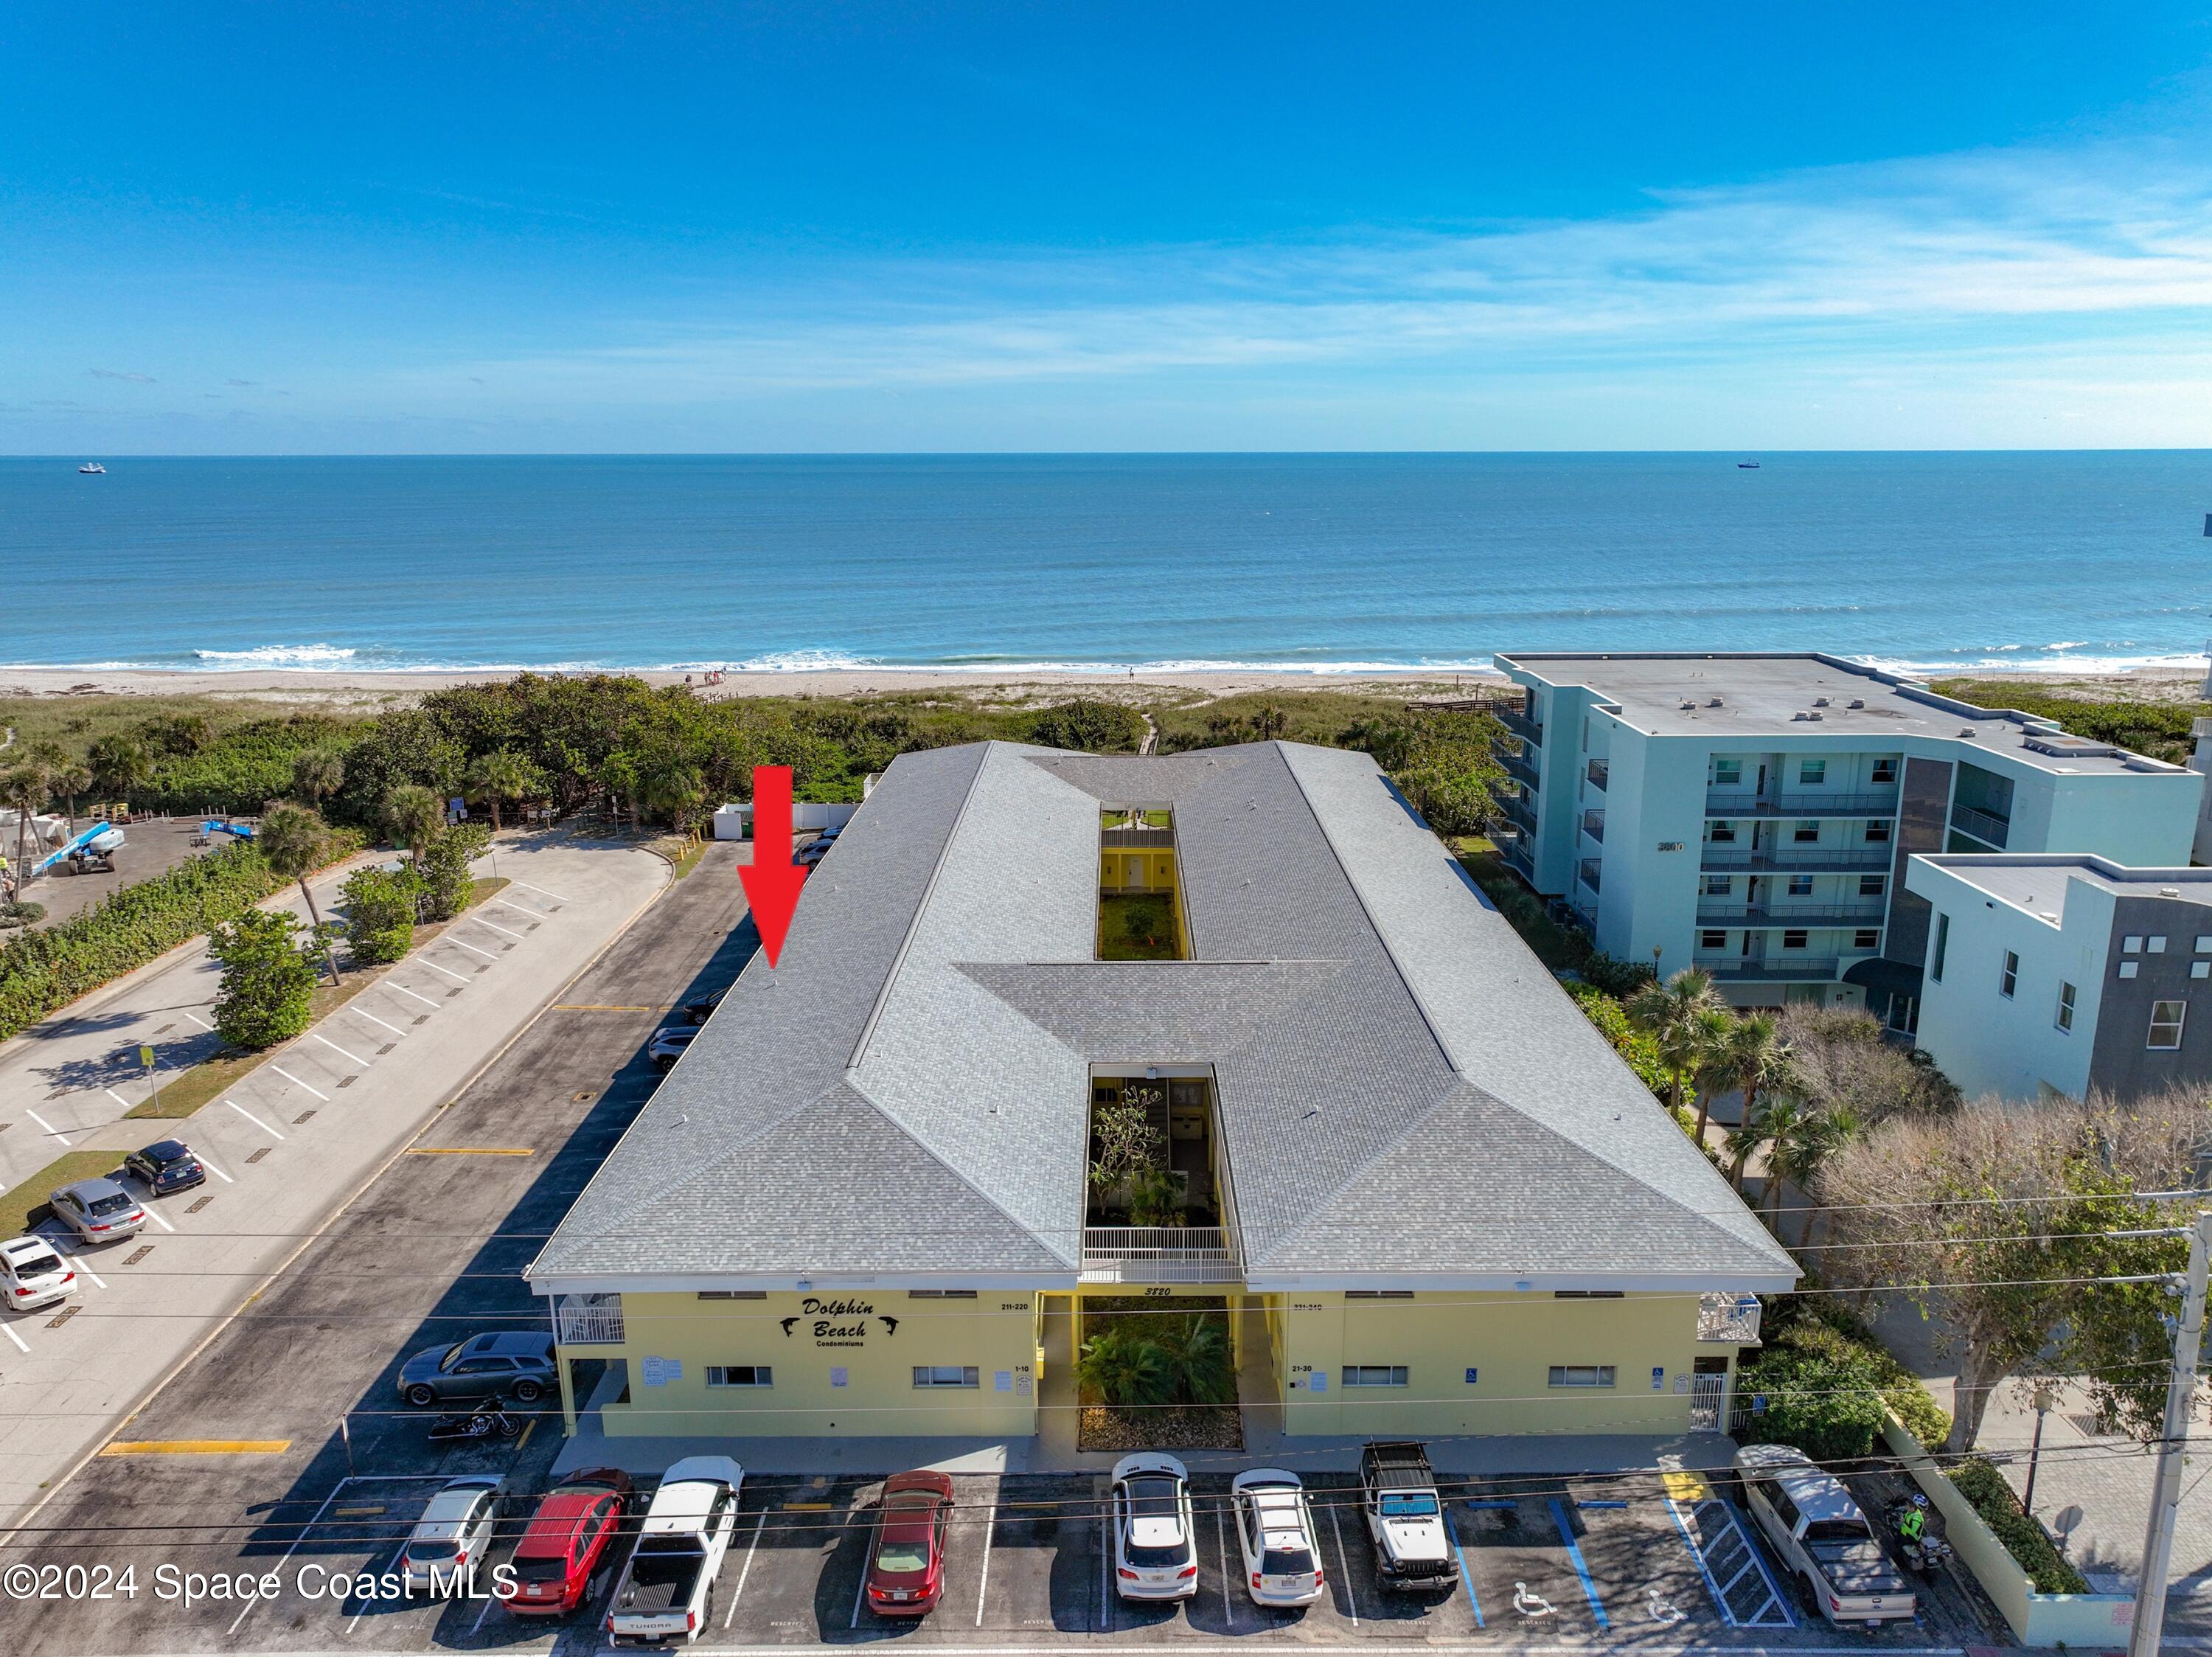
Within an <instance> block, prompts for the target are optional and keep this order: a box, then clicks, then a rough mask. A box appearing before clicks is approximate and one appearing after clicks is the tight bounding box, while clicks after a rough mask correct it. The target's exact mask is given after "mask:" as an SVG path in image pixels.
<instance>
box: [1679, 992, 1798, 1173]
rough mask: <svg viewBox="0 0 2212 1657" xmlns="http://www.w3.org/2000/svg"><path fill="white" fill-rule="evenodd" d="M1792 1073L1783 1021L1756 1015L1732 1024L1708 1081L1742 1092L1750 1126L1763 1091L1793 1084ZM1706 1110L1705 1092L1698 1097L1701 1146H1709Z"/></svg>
mask: <svg viewBox="0 0 2212 1657" xmlns="http://www.w3.org/2000/svg"><path fill="white" fill-rule="evenodd" d="M1789 1077H1790V1044H1789V1043H1788V1042H1786V1041H1784V1040H1783V1039H1782V1025H1781V1021H1780V1020H1778V1019H1777V1018H1776V1017H1775V1016H1774V1014H1771V1013H1753V1014H1749V1015H1748V1016H1747V1017H1744V1018H1740V1019H1735V1020H1731V1022H1730V1026H1729V1033H1728V1036H1727V1039H1725V1040H1723V1042H1722V1043H1721V1045H1720V1049H1719V1051H1717V1052H1716V1053H1715V1054H1714V1055H1713V1058H1712V1064H1711V1069H1709V1070H1708V1071H1707V1073H1706V1079H1707V1081H1708V1082H1716V1083H1718V1084H1720V1085H1721V1086H1723V1087H1735V1088H1737V1089H1739V1090H1741V1093H1742V1094H1743V1119H1744V1121H1746V1122H1749V1121H1750V1120H1751V1118H1752V1115H1753V1112H1755V1111H1757V1110H1758V1108H1759V1092H1760V1090H1761V1089H1762V1088H1766V1087H1779V1086H1781V1085H1782V1084H1784V1082H1786V1081H1788V1080H1789ZM1707 1091H1710V1089H1708V1090H1707ZM1706 1108H1707V1102H1706V1093H1705V1092H1701V1093H1699V1096H1698V1142H1699V1143H1700V1144H1703V1143H1704V1142H1705V1112H1706Z"/></svg>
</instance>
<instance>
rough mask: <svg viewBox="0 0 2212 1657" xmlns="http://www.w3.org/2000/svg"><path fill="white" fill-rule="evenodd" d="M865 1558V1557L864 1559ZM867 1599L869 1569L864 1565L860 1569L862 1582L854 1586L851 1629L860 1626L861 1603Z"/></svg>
mask: <svg viewBox="0 0 2212 1657" xmlns="http://www.w3.org/2000/svg"><path fill="white" fill-rule="evenodd" d="M863 1557H865V1555H864V1556H863ZM867 1597H868V1568H867V1567H866V1565H865V1564H864V1565H862V1566H861V1567H860V1581H857V1582H855V1583H854V1584H853V1620H852V1622H851V1623H848V1625H847V1626H848V1627H851V1628H858V1627H860V1602H861V1601H862V1600H864V1599H866V1598H867Z"/></svg>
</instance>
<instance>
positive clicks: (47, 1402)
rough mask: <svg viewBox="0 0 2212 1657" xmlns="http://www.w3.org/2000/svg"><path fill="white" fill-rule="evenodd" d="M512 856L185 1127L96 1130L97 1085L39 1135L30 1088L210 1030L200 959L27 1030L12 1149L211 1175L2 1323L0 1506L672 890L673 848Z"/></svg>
mask: <svg viewBox="0 0 2212 1657" xmlns="http://www.w3.org/2000/svg"><path fill="white" fill-rule="evenodd" d="M498 858H499V873H500V874H501V875H503V876H505V877H506V878H507V880H509V881H510V882H511V884H510V885H509V886H507V889H506V890H504V891H502V892H501V893H500V894H499V895H498V896H497V897H496V898H495V899H491V900H490V901H489V902H487V903H486V904H484V905H480V906H478V907H477V908H476V909H473V910H471V911H469V912H468V914H467V915H466V916H465V917H463V918H462V919H461V920H460V921H459V922H457V923H455V924H453V926H451V927H448V928H447V929H446V930H445V931H444V932H443V933H442V934H441V935H440V936H439V937H438V938H436V939H435V940H434V941H432V942H430V943H429V944H428V945H427V946H425V947H423V948H421V949H418V950H417V951H416V952H415V953H413V954H410V956H409V957H408V958H407V959H406V960H404V961H403V962H401V963H399V964H398V965H397V966H393V967H391V968H389V969H386V970H385V971H384V972H383V973H382V975H381V976H380V978H378V980H377V982H376V983H375V984H373V985H372V986H370V987H369V988H368V989H366V990H362V992H361V993H359V994H358V995H356V996H355V997H354V998H353V1000H351V1001H349V1002H347V1003H346V1004H345V1005H344V1006H343V1007H342V1008H338V1009H337V1011H335V1012H333V1013H332V1014H331V1015H330V1016H329V1017H328V1018H326V1019H325V1020H323V1021H322V1022H321V1023H320V1024H319V1025H318V1026H316V1028H315V1029H314V1030H313V1031H312V1032H310V1033H308V1034H307V1035H305V1036H302V1037H301V1038H300V1039H298V1040H297V1041H295V1042H294V1043H292V1044H289V1045H288V1046H286V1047H285V1048H284V1049H283V1050H282V1051H280V1052H278V1053H277V1054H276V1056H275V1057H274V1058H273V1059H272V1061H271V1062H270V1063H264V1065H263V1066H262V1067H261V1068H260V1069H257V1070H256V1071H254V1072H253V1073H252V1075H248V1076H246V1078H244V1079H243V1080H242V1081H240V1083H239V1084H238V1085H237V1087H235V1088H234V1089H233V1090H232V1091H231V1092H230V1093H227V1094H225V1095H224V1096H222V1098H220V1099H218V1100H215V1101H213V1102H211V1103H210V1104H209V1105H208V1106H205V1107H204V1108H203V1109H202V1110H200V1111H199V1112H197V1113H196V1114H195V1115H193V1116H191V1117H189V1118H185V1119H183V1120H181V1121H176V1122H152V1121H147V1122H127V1123H125V1122H121V1121H120V1120H119V1118H121V1117H122V1115H123V1112H124V1109H125V1102H126V1101H128V1100H129V1096H128V1095H125V1096H124V1098H123V1099H122V1100H117V1099H110V1100H108V1103H107V1107H106V1120H105V1121H93V1120H91V1119H89V1118H91V1117H92V1116H93V1115H94V1114H95V1113H96V1112H97V1111H98V1108H99V1107H98V1106H95V1105H94V1103H93V1102H92V1101H93V1100H94V1099H96V1098H98V1096H99V1095H100V1093H104V1092H105V1087H103V1086H101V1085H99V1084H97V1083H94V1085H91V1086H80V1087H76V1088H74V1089H68V1090H64V1093H63V1096H62V1097H61V1098H58V1099H54V1100H50V1101H44V1102H50V1103H52V1104H53V1105H55V1106H60V1107H63V1108H61V1109H60V1110H58V1112H57V1113H56V1115H55V1116H53V1117H51V1118H46V1120H47V1122H48V1123H50V1124H51V1127H50V1128H49V1129H48V1130H40V1128H39V1126H38V1119H39V1116H43V1115H44V1112H43V1111H40V1112H38V1115H37V1116H34V1115H33V1114H32V1112H31V1109H30V1108H27V1106H26V1105H25V1100H26V1096H27V1086H26V1082H27V1080H31V1081H32V1082H33V1085H35V1080H36V1079H40V1078H41V1073H42V1072H52V1070H54V1069H56V1067H57V1066H63V1067H65V1066H67V1065H70V1064H72V1063H82V1062H83V1060H84V1058H85V1056H86V1054H87V1053H88V1052H89V1053H92V1054H95V1055H98V1054H104V1053H106V1052H107V1051H112V1049H113V1048H114V1047H115V1046H116V1045H118V1044H119V1043H129V1044H133V1045H135V1044H136V1043H137V1041H139V1040H140V1039H144V1038H143V1036H142V1032H143V1033H145V1034H146V1035H150V1034H153V1033H155V1031H156V1030H157V1029H159V1028H161V1027H162V1026H171V1025H179V1024H186V1023H188V1021H191V1022H197V1021H204V1020H190V1014H191V1013H192V1012H193V1011H194V1010H195V1009H196V1008H198V1009H204V1008H205V1006H206V1004H207V1002H209V1001H211V1000H212V997H213V990H214V978H215V974H214V971H213V969H212V967H211V966H209V964H208V963H207V962H206V961H205V959H204V954H201V953H198V952H195V953H194V954H193V955H192V956H191V957H189V958H186V959H178V960H173V961H171V962H169V963H167V964H164V965H161V966H155V967H153V968H149V969H144V970H143V972H142V974H141V975H137V978H136V979H135V981H130V982H127V983H126V985H125V987H124V988H123V989H122V990H121V993H119V994H115V995H113V996H112V998H111V999H109V1000H106V1002H103V1003H102V1004H100V1005H99V1006H97V1007H96V1008H94V1009H92V1010H91V1011H90V1012H89V1013H87V1014H79V1015H78V1016H76V1017H75V1018H72V1019H70V1020H66V1023H67V1025H68V1026H70V1028H69V1029H67V1030H65V1031H64V1032H62V1033H58V1034H55V1035H51V1036H47V1037H44V1038H41V1037H40V1034H39V1033H36V1032H32V1033H26V1035H25V1036H24V1037H21V1038H19V1039H18V1040H17V1041H16V1042H14V1043H10V1044H9V1051H4V1052H0V1089H4V1091H0V1099H4V1100H6V1106H5V1108H6V1112H7V1115H8V1117H9V1118H11V1119H12V1118H17V1117H24V1118H28V1120H27V1122H14V1124H13V1125H11V1126H10V1128H9V1130H8V1131H7V1132H6V1134H5V1135H4V1136H0V1141H16V1142H17V1143H19V1144H23V1143H28V1144H31V1145H34V1146H36V1147H37V1150H36V1152H35V1153H34V1154H36V1156H37V1158H38V1161H39V1163H40V1164H41V1165H42V1164H43V1162H44V1161H48V1160H51V1158H52V1156H53V1155H55V1154H58V1153H57V1152H56V1151H54V1150H52V1149H50V1148H48V1147H52V1146H53V1145H55V1144H56V1143H57V1142H63V1143H67V1144H69V1145H70V1147H71V1148H77V1147H81V1146H84V1145H87V1144H89V1145H91V1146H94V1147H104V1146H106V1145H108V1144H110V1143H115V1144H118V1145H119V1144H120V1143H122V1142H123V1141H125V1140H128V1141H130V1142H133V1143H136V1142H150V1141H151V1140H153V1139H156V1138H160V1137H162V1136H167V1135H175V1136H179V1137H182V1138H184V1139H185V1140H186V1141H187V1142H189V1143H191V1146H192V1147H193V1148H194V1149H195V1150H197V1151H198V1152H200V1153H201V1154H202V1156H203V1159H204V1161H206V1162H207V1164H208V1166H209V1167H210V1171H211V1173H213V1174H214V1176H215V1177H214V1178H213V1179H210V1182H209V1184H208V1185H207V1186H205V1187H204V1188H202V1189H200V1190H197V1191H186V1192H180V1193H179V1194H178V1195H176V1196H174V1197H168V1198H166V1199H163V1200H162V1201H161V1203H158V1204H153V1205H149V1207H150V1209H151V1212H152V1214H153V1216H154V1218H153V1220H152V1221H151V1222H150V1223H149V1225H148V1227H147V1228H146V1229H145V1230H144V1231H143V1232H141V1233H140V1234H137V1236H136V1237H133V1238H131V1239H129V1240H126V1241H125V1242H123V1243H119V1244H113V1245H109V1246H105V1247H103V1248H100V1249H99V1250H96V1251H92V1252H81V1251H79V1250H78V1249H77V1248H76V1246H75V1245H74V1243H73V1242H72V1243H71V1244H70V1245H69V1246H67V1248H66V1250H65V1252H67V1253H68V1254H69V1255H70V1256H71V1257H73V1258H74V1259H75V1261H76V1264H77V1266H78V1270H79V1279H78V1281H79V1285H80V1292H79V1293H78V1295H76V1297H75V1299H74V1300H73V1301H69V1302H64V1304H63V1305H61V1306H58V1307H51V1308H48V1309H47V1310H46V1311H42V1312H37V1313H28V1314H14V1313H0V1515H13V1514H17V1513H18V1512H19V1511H20V1510H21V1508H23V1507H24V1506H25V1505H26V1504H27V1503H29V1502H33V1501H34V1500H35V1499H36V1498H37V1496H38V1495H39V1493H40V1489H41V1488H42V1487H46V1486H48V1485H50V1484H52V1483H58V1481H59V1479H60V1478H61V1477H62V1476H63V1475H64V1473H65V1472H66V1471H68V1470H69V1469H70V1467H72V1466H74V1465H76V1463H77V1462H78V1460H79V1459H82V1457H83V1456H84V1455H86V1454H87V1453H89V1452H90V1451H91V1450H93V1449H94V1447H97V1446H98V1445H100V1443H102V1442H103V1441H105V1440H106V1439H107V1438H109V1437H110V1436H112V1434H113V1432H114V1430H115V1428H116V1426H117V1424H118V1421H119V1420H120V1419H121V1418H122V1417H123V1416H125V1413H126V1412H128V1411H130V1410H134V1409H135V1408H137V1405H138V1404H140V1403H141V1402H142V1401H143V1398H145V1396H146V1394H147V1393H148V1392H149V1390H150V1389H151V1388H153V1387H154V1386H156V1385H158V1384H159V1383H160V1381H161V1380H162V1379H163V1378H164V1377H166V1376H167V1374H170V1373H171V1372H172V1370H173V1369H174V1368H176V1367H177V1366H178V1365H179V1364H180V1363H181V1362H185V1360H187V1359H188V1358H189V1357H190V1356H191V1355H192V1354H193V1353H194V1352H196V1351H197V1349H199V1348H200V1347H201V1346H202V1345H203V1344H204V1343H205V1342H206V1341H207V1340H208V1339H209V1338H210V1337H211V1336H212V1335H213V1334H214V1332H215V1331H216V1330H217V1329H218V1328H219V1327H220V1326H221V1325H222V1322H223V1320H224V1319H226V1318H228V1316H230V1315H232V1314H233V1313H234V1312H235V1311H236V1309H237V1308H238V1307H240V1304H241V1303H242V1302H244V1301H246V1300H247V1299H249V1298H250V1297H251V1296H252V1295H254V1294H255V1293H256V1292H257V1291H258V1287H259V1286H260V1285H261V1284H262V1283H263V1282H264V1280H265V1279H266V1278H267V1277H268V1276H269V1275H270V1273H271V1272H273V1271H276V1270H280V1269H281V1268H282V1267H283V1265H284V1264H286V1263H287V1262H289V1260H290V1259H291V1258H293V1257H294V1256H295V1255H296V1254H297V1253H298V1252H300V1251H301V1249H302V1248H304V1247H305V1246H306V1245H307V1243H308V1242H309V1241H310V1240H312V1239H313V1236H314V1235H315V1234H317V1232H318V1231H319V1229H320V1228H322V1227H323V1226H325V1224H327V1222H328V1221H329V1219H330V1217H331V1215H333V1214H334V1213H336V1212H337V1211H338V1210H339V1209H342V1208H343V1206H344V1205H345V1203H347V1202H348V1201H349V1200H350V1198H351V1197H352V1195H353V1194H354V1193H355V1192H356V1191H358V1190H359V1189H360V1188H361V1186H362V1185H363V1184H364V1183H365V1182H366V1181H367V1180H368V1179H370V1178H371V1177H372V1176H373V1175H374V1173H375V1172H376V1171H377V1169H379V1168H380V1167H383V1166H384V1164H385V1163H386V1162H387V1161H390V1160H391V1159H392V1157H393V1156H394V1155H396V1154H399V1153H400V1152H401V1151H402V1150H403V1149H404V1147H405V1146H406V1144H407V1143H408V1142H410V1140H412V1139H413V1138H414V1137H415V1136H416V1135H417V1134H418V1133H419V1132H420V1131H421V1130H422V1127H423V1125H424V1124H426V1123H428V1121H429V1120H430V1119H431V1118H433V1117H435V1114H436V1113H437V1112H438V1111H439V1109H440V1108H441V1106H443V1105H444V1104H445V1103H446V1102H447V1100H450V1099H451V1098H452V1097H453V1095H454V1094H455V1093H457V1092H458V1091H459V1089H460V1088H461V1087H462V1086H463V1085H464V1084H465V1082H466V1081H467V1080H468V1079H469V1077H470V1076H471V1075H474V1074H475V1073H476V1072H477V1070H478V1069H481V1068H482V1067H483V1065H484V1064H485V1063H488V1062H489V1061H490V1060H491V1059H492V1058H493V1057H495V1056H496V1055H497V1054H498V1053H499V1052H500V1051H501V1050H502V1049H503V1048H504V1047H505V1046H506V1045H507V1043H508V1042H509V1041H511V1040H512V1039H513V1037H514V1036H515V1035H516V1034H517V1033H519V1032H520V1031H521V1030H522V1028H523V1027H524V1026H526V1025H527V1024H528V1023H529V1022H530V1020H532V1018H533V1017H535V1016H536V1014H538V1011H539V1010H540V1009H541V1008H543V1007H544V1005H546V1004H547V1003H548V1002H550V1001H551V1000H552V999H553V998H554V997H555V996H556V995H557V994H558V993H559V992H560V990H562V988H563V987H564V986H565V985H566V984H568V983H569V981H570V980H571V979H573V978H574V976H575V975H576V974H577V972H580V971H581V970H582V968H583V967H584V966H586V964H587V963H588V962H589V961H590V960H591V959H592V958H593V957H594V956H595V955H596V954H597V953H599V950H600V949H601V948H603V947H605V945H606V943H607V942H608V941H611V939H612V938H613V937H614V936H615V935H617V933H619V932H620V931H621V930H622V929H623V928H624V927H625V926H627V925H628V924H629V922H630V921H631V920H633V919H635V917H636V916H637V915H638V914H640V913H641V911H643V910H644V908H645V907H646V905H647V904H649V903H650V902H651V901H652V900H653V898H654V897H656V896H657V895H658V894H659V892H661V891H662V890H663V889H664V888H665V886H666V885H667V882H668V866H667V865H666V864H665V862H662V861H661V860H660V859H659V858H657V857H654V856H651V855H650V854H649V853H647V852H643V851H640V850H635V849H634V848H631V847H628V846H623V845H620V844H607V843H596V844H594V843H584V844H576V843H572V842H569V841H568V840H566V839H564V838H558V837H551V836H548V837H544V838H535V839H532V840H527V841H512V840H510V841H502V843H501V846H500V849H499V852H498ZM295 896H296V894H295ZM42 1028H44V1026H42ZM49 1042H55V1043H58V1044H60V1045H55V1046H50V1045H46V1044H47V1043H49ZM25 1044H28V1045H29V1047H30V1049H31V1051H32V1055H33V1057H32V1058H31V1059H29V1060H27V1058H26V1057H25V1055H24V1053H23V1051H21V1048H22V1047H23V1046H24V1045H25ZM28 1096H29V1097H30V1098H36V1097H37V1095H35V1094H29V1095H28ZM88 1096H89V1097H88ZM64 1124H67V1125H66V1126H64ZM118 1134H120V1135H121V1138H120V1139H118V1137H117V1136H118ZM19 1135H21V1136H22V1137H21V1140H18V1138H17V1136H19ZM17 1160H18V1161H21V1160H25V1159H23V1158H22V1157H21V1154H20V1153H18V1157H17ZM15 1177H17V1178H20V1177H21V1176H20V1174H19V1175H17V1176H15Z"/></svg>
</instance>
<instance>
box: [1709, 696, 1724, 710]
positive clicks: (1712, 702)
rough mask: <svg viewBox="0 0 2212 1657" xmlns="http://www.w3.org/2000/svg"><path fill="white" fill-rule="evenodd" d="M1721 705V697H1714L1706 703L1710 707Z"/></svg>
mask: <svg viewBox="0 0 2212 1657" xmlns="http://www.w3.org/2000/svg"><path fill="white" fill-rule="evenodd" d="M1720 705H1721V699H1720V698H1718V697H1714V698H1712V699H1711V700H1710V701H1708V702H1707V703H1706V704H1705V706H1707V707H1708V708H1717V707H1719V706H1720Z"/></svg>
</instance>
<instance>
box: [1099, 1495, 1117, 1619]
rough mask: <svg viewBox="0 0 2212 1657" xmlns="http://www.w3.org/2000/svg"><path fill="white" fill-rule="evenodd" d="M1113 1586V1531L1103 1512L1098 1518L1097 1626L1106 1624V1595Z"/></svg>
mask: <svg viewBox="0 0 2212 1657" xmlns="http://www.w3.org/2000/svg"><path fill="white" fill-rule="evenodd" d="M1113 1586H1114V1533H1113V1532H1112V1531H1111V1530H1109V1528H1108V1524H1107V1520H1106V1517H1105V1515H1104V1514H1100V1515H1099V1518H1098V1626H1099V1627H1100V1628H1102V1629H1103V1628H1104V1627H1105V1626H1106V1595H1107V1593H1108V1592H1109V1590H1110V1589H1111V1588H1112V1587H1113Z"/></svg>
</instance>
